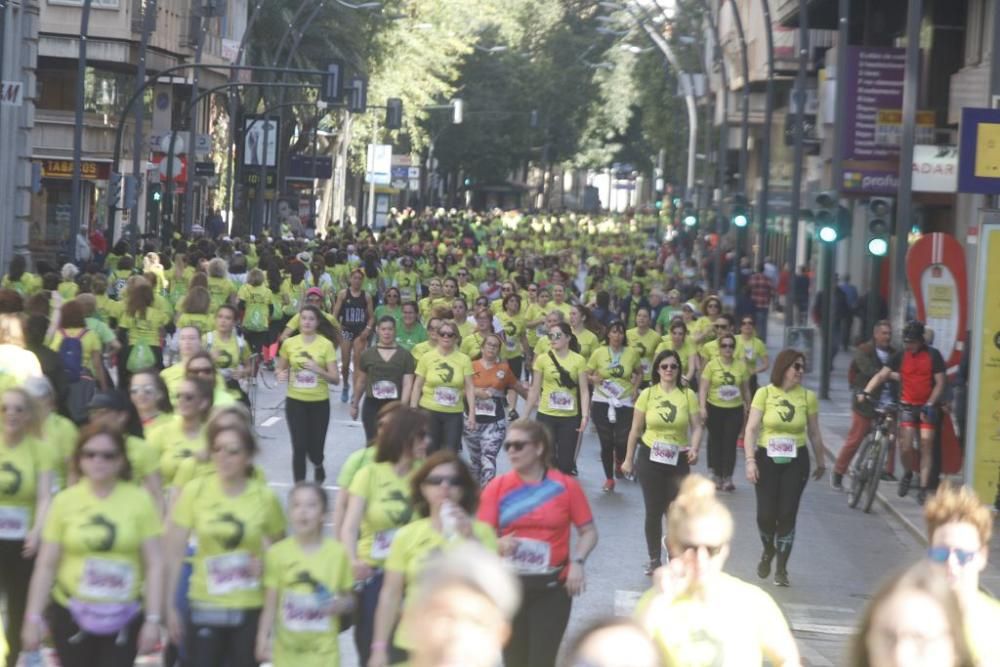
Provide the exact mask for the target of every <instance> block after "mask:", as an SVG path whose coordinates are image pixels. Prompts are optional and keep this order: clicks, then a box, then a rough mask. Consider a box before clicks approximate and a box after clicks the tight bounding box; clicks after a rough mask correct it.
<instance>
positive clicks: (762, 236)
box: [754, 0, 774, 265]
mask: <svg viewBox="0 0 1000 667" xmlns="http://www.w3.org/2000/svg"><path fill="white" fill-rule="evenodd" d="M761 10H762V11H763V13H764V36H765V37H766V38H767V89H766V90H765V92H764V128H763V130H764V136H763V137H762V138H761V147H760V220H759V221H758V226H757V248H758V251H757V252H758V259H759V261H756V262H754V264H755V265H756V264H759V263H760V262H761V261H763V256H764V253H765V252H766V249H767V216H768V215H769V213H768V198H769V197H770V196H771V117H772V116H773V115H774V26H773V24H772V23H771V4H770V0H761Z"/></svg>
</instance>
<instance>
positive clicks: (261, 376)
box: [240, 352, 278, 424]
mask: <svg viewBox="0 0 1000 667" xmlns="http://www.w3.org/2000/svg"><path fill="white" fill-rule="evenodd" d="M247 363H248V365H249V368H250V372H249V373H247V374H246V376H244V377H243V378H242V379H241V380H240V386H241V388H242V389H243V391H244V392H246V395H247V398H248V399H249V400H250V422H251V423H252V424H256V423H257V392H258V389H259V387H260V385H264V387H265V388H266V389H274V388H275V387H277V386H278V379H277V377H275V375H274V373H273V372H272V371H269V370H267V368H266V367H265V364H264V363H263V362H262V361H261V356H260V354H258V353H256V352H255V353H254V354H251V355H250V359H249V360H248V362H247Z"/></svg>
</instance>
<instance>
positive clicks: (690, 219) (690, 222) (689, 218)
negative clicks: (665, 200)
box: [684, 213, 698, 227]
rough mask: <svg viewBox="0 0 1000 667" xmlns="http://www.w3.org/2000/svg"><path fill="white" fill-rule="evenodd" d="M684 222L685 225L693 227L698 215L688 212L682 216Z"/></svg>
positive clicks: (696, 222)
mask: <svg viewBox="0 0 1000 667" xmlns="http://www.w3.org/2000/svg"><path fill="white" fill-rule="evenodd" d="M684 224H685V225H686V226H687V227H694V226H695V225H697V224H698V216H696V215H694V214H693V213H688V214H687V215H685V216H684Z"/></svg>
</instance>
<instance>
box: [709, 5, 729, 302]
mask: <svg viewBox="0 0 1000 667" xmlns="http://www.w3.org/2000/svg"><path fill="white" fill-rule="evenodd" d="M706 10H707V16H708V25H709V27H710V28H711V29H712V36H713V37H714V38H715V49H714V53H713V57H714V58H715V61H716V63H718V65H719V73H720V75H721V77H722V92H721V97H722V122H721V123H719V147H718V157H717V159H716V162H717V164H716V167H717V169H718V175H717V176H716V179H717V181H718V183H717V184H716V185H717V186H718V188H719V194H718V199H717V200H716V204H717V206H716V217H715V233H716V237H717V238H718V243H717V246H716V248H715V261H714V264H715V271H714V274H715V281H714V284H715V286H716V288H718V287H719V286H721V285H722V227H723V223H724V221H723V217H722V215H723V210H722V203H723V200H725V198H726V156H727V154H728V150H729V148H728V144H729V73H728V71H727V70H726V59H725V58H723V56H722V40H721V38H720V36H719V24H718V22H717V21H716V20H715V17H714V16H713V15H712V12H711V10H710V9H708V7H707V4H706Z"/></svg>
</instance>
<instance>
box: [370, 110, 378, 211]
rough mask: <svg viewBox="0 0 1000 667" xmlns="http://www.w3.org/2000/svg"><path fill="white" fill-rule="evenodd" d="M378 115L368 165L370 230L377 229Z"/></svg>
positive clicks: (376, 115)
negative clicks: (376, 164) (376, 170)
mask: <svg viewBox="0 0 1000 667" xmlns="http://www.w3.org/2000/svg"><path fill="white" fill-rule="evenodd" d="M377 141H378V114H375V128H374V129H373V130H372V150H371V158H372V160H371V164H369V165H368V229H371V230H374V229H375V147H376V146H377V145H378V144H377V143H375V142H377Z"/></svg>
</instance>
